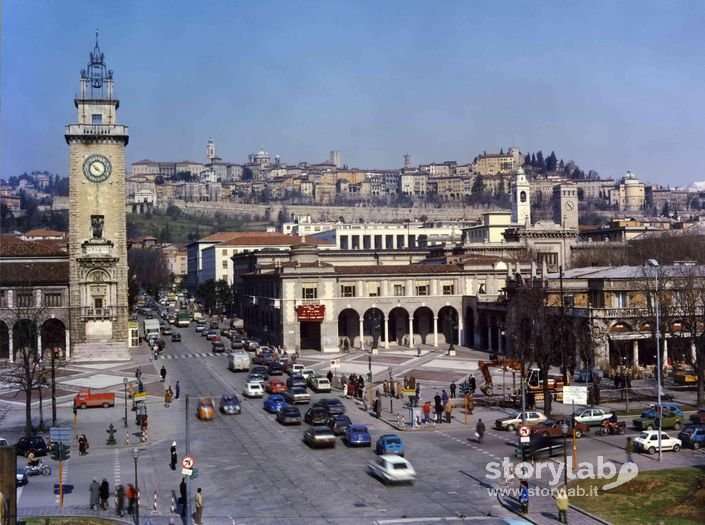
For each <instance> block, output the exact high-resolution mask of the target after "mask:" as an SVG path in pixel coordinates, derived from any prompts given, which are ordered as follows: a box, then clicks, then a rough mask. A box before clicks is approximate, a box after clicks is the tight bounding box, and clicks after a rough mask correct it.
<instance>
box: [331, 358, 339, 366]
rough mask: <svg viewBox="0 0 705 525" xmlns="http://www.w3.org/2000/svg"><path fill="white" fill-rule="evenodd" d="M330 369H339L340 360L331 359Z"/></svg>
mask: <svg viewBox="0 0 705 525" xmlns="http://www.w3.org/2000/svg"><path fill="white" fill-rule="evenodd" d="M330 367H331V368H340V359H331V360H330Z"/></svg>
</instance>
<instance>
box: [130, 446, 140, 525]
mask: <svg viewBox="0 0 705 525" xmlns="http://www.w3.org/2000/svg"><path fill="white" fill-rule="evenodd" d="M132 457H133V458H134V460H135V494H137V496H136V497H137V503H136V505H135V525H140V486H139V485H138V483H137V459H139V457H140V449H138V448H137V447H135V448H133V449H132Z"/></svg>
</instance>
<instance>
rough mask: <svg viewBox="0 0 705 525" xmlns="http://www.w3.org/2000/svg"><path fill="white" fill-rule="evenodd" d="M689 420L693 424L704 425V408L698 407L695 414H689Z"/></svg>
mask: <svg viewBox="0 0 705 525" xmlns="http://www.w3.org/2000/svg"><path fill="white" fill-rule="evenodd" d="M690 420H691V421H692V422H693V423H695V424H700V425H705V408H699V409H698V411H697V412H696V413H695V414H691V416H690Z"/></svg>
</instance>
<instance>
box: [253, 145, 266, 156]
mask: <svg viewBox="0 0 705 525" xmlns="http://www.w3.org/2000/svg"><path fill="white" fill-rule="evenodd" d="M255 158H256V159H268V158H269V153H267V152H266V151H264V146H262V147H261V148H260V150H259V151H258V152H257V153H255Z"/></svg>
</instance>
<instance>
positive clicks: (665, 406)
mask: <svg viewBox="0 0 705 525" xmlns="http://www.w3.org/2000/svg"><path fill="white" fill-rule="evenodd" d="M657 406H658V405H657V404H656V403H651V404H649V408H650V409H652V410H656V407H657ZM661 407H663V410H667V411H669V412H673V413H674V414H676V415H677V416H680V417H681V418H682V417H684V416H683V411H682V410H681V408H680V407H679V406H678V405H676V404H675V403H661Z"/></svg>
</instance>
